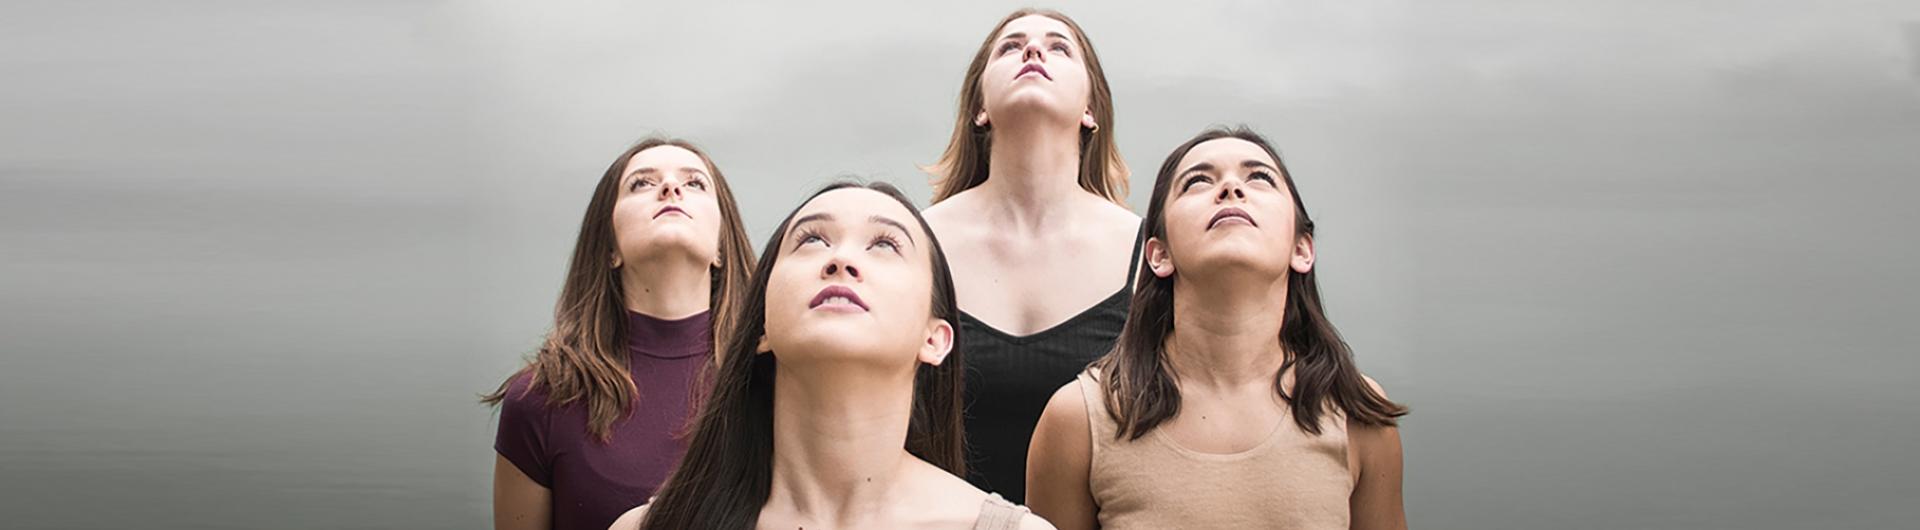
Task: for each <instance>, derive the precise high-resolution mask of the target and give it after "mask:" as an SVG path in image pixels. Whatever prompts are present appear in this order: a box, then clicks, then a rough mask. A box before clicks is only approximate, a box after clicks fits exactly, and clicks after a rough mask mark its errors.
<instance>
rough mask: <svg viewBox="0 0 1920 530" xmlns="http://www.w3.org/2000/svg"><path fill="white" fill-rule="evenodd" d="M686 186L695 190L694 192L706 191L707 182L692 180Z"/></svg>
mask: <svg viewBox="0 0 1920 530" xmlns="http://www.w3.org/2000/svg"><path fill="white" fill-rule="evenodd" d="M687 185H688V186H691V187H693V189H696V190H705V189H707V181H704V180H700V179H694V180H693V181H692V182H688V183H687Z"/></svg>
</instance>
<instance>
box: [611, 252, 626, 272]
mask: <svg viewBox="0 0 1920 530" xmlns="http://www.w3.org/2000/svg"><path fill="white" fill-rule="evenodd" d="M621 265H625V263H624V262H621V261H620V253H619V252H615V253H613V269H614V270H620V266H621Z"/></svg>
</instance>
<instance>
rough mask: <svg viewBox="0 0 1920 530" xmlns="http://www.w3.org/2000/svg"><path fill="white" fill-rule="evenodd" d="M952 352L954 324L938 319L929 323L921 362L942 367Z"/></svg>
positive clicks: (922, 347)
mask: <svg viewBox="0 0 1920 530" xmlns="http://www.w3.org/2000/svg"><path fill="white" fill-rule="evenodd" d="M952 352H953V324H949V323H947V321H946V320H943V319H938V318H936V319H932V320H929V321H927V342H926V343H925V344H922V345H921V346H920V362H923V363H927V364H930V365H933V366H940V363H942V362H945V361H946V360H947V354H948V353H952Z"/></svg>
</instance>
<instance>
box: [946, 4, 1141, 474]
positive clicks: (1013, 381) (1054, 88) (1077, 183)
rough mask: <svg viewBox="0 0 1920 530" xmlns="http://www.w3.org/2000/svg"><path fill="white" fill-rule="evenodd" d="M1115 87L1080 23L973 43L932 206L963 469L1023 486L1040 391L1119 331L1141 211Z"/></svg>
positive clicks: (1022, 24) (1033, 20)
mask: <svg viewBox="0 0 1920 530" xmlns="http://www.w3.org/2000/svg"><path fill="white" fill-rule="evenodd" d="M1113 116H1114V111H1113V93H1112V91H1111V90H1110V89H1109V88H1108V87H1107V78H1106V74H1105V72H1104V70H1102V69H1101V66H1100V56H1099V54H1097V53H1095V52H1094V48H1093V42H1091V41H1089V40H1088V39H1087V35H1086V33H1085V32H1083V31H1081V29H1080V25H1079V24H1077V23H1075V22H1074V21H1073V19H1072V18H1068V17H1067V16H1066V15H1064V14H1061V13H1059V12H1055V11H1046V10H1035V9H1022V10H1019V11H1015V12H1014V13H1012V14H1009V15H1007V16H1006V17H1005V18H1002V19H1001V20H1000V22H999V23H998V24H996V25H994V27H993V31H990V32H988V33H987V36H986V39H985V40H984V41H983V42H981V43H980V47H979V49H978V50H977V51H976V52H975V53H974V56H973V62H971V63H969V64H968V66H967V70H966V73H965V75H964V76H963V77H962V80H961V85H960V109H959V113H958V115H957V116H956V117H955V120H954V126H953V133H952V137H951V139H950V140H949V141H948V143H947V149H946V152H945V153H943V154H942V155H941V157H940V159H939V161H938V162H937V163H935V164H933V166H932V167H930V168H929V171H931V172H932V173H933V174H934V176H935V182H934V186H935V189H934V196H933V202H934V204H933V206H931V207H928V208H927V221H928V222H929V223H930V224H932V226H933V230H934V232H936V233H938V234H940V239H941V240H943V241H946V242H947V245H948V248H950V249H951V250H952V251H953V252H952V256H953V259H954V262H953V265H954V284H955V286H956V287H957V288H958V289H959V304H960V308H961V313H960V318H959V324H958V326H959V331H960V337H961V338H962V339H964V340H963V341H962V342H963V343H964V344H965V347H966V348H967V349H968V352H967V354H968V358H969V359H970V361H969V364H970V365H971V368H969V370H970V371H971V372H972V373H971V374H969V375H968V378H967V381H968V383H967V389H966V393H967V401H966V403H967V405H966V406H967V435H968V439H967V445H968V447H969V448H970V449H971V454H970V458H969V460H968V464H969V466H970V467H971V468H972V469H973V474H972V476H971V477H969V478H970V479H971V480H972V481H973V483H974V485H976V486H979V487H980V488H982V489H987V490H993V491H998V492H1000V493H1001V494H1004V495H1006V496H1007V498H1008V499H1010V500H1013V501H1014V502H1021V499H1022V498H1024V496H1025V484H1024V483H1025V477H1024V474H1025V472H1026V460H1027V442H1028V439H1029V438H1030V437H1031V436H1032V434H1033V426H1034V422H1036V421H1038V420H1039V419H1040V411H1041V409H1042V408H1043V407H1045V405H1046V403H1047V396H1049V395H1051V394H1052V393H1053V391H1054V389H1057V388H1059V387H1060V385H1061V384H1063V383H1066V382H1067V381H1071V380H1073V376H1074V374H1077V373H1079V372H1080V370H1082V369H1084V368H1086V366H1087V363H1089V362H1091V361H1093V360H1094V359H1095V358H1097V357H1099V356H1100V355H1101V354H1103V353H1106V352H1107V350H1108V349H1109V348H1111V347H1112V346H1113V341H1114V338H1115V337H1118V336H1119V334H1120V326H1121V324H1122V322H1124V321H1125V320H1126V316H1127V311H1126V307H1127V306H1126V304H1127V293H1128V292H1129V284H1131V283H1132V275H1131V272H1130V271H1131V265H1132V263H1133V259H1134V257H1135V256H1136V255H1137V254H1138V252H1139V248H1138V247H1137V246H1136V243H1137V241H1138V239H1139V238H1138V235H1139V228H1140V218H1139V216H1136V215H1134V214H1133V212H1130V211H1128V210H1127V208H1126V206H1125V201H1126V197H1127V168H1126V164H1125V163H1124V162H1123V161H1122V160H1121V158H1120V153H1119V150H1118V149H1116V148H1115V147H1114V118H1113Z"/></svg>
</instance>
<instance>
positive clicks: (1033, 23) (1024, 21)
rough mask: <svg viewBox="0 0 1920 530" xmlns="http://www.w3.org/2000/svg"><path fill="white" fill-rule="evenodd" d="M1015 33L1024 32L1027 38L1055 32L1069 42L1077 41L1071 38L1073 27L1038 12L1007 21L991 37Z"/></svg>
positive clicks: (999, 37)
mask: <svg viewBox="0 0 1920 530" xmlns="http://www.w3.org/2000/svg"><path fill="white" fill-rule="evenodd" d="M1015 33H1021V34H1025V35H1026V36H1027V38H1029V39H1031V38H1035V37H1045V36H1047V34H1049V33H1055V34H1059V35H1060V36H1062V37H1065V38H1066V39H1067V41H1069V42H1078V40H1076V39H1074V38H1073V28H1070V27H1067V23H1065V22H1061V21H1060V20H1059V19H1055V18H1053V17H1049V16H1046V15H1040V14H1034V15H1027V16H1023V17H1020V18H1016V19H1013V20H1012V21H1009V22H1007V25H1006V27H1002V28H1000V34H999V35H994V36H993V38H994V40H1000V39H1005V38H1007V36H1008V35H1012V34H1015Z"/></svg>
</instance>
